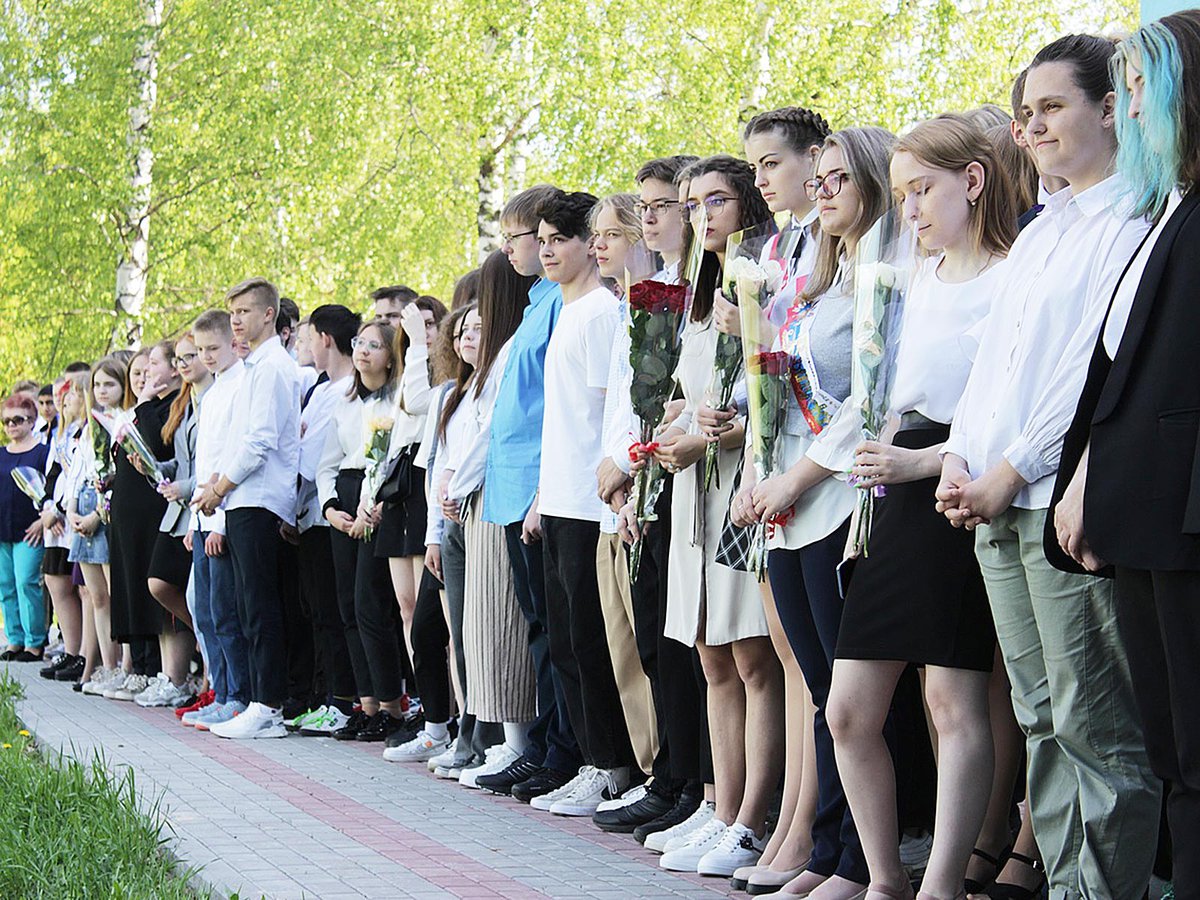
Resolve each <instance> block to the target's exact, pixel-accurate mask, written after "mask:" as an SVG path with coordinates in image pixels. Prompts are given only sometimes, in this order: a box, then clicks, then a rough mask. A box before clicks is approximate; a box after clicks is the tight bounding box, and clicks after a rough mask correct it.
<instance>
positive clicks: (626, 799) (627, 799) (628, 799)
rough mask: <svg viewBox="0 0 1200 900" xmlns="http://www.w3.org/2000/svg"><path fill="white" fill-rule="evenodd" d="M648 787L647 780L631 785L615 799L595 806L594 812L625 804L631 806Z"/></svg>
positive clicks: (644, 794) (643, 794) (617, 807)
mask: <svg viewBox="0 0 1200 900" xmlns="http://www.w3.org/2000/svg"><path fill="white" fill-rule="evenodd" d="M649 787H650V782H649V781H647V782H644V783H642V784H639V785H636V786H634V787H631V788H630V789H629V790H627V791H626V792H625V793H623V794H622V795H621V796H620V797H618V798H617V799H616V800H605V801H604V802H603V803H601V804H600V805H599V806H597V807H596V812H607V811H608V810H610V809H621V808H622V807H625V806H633V804H635V803H637V802H638V801H639V800H641V799H642V798H643V797H645V796H646V791H647V790H649Z"/></svg>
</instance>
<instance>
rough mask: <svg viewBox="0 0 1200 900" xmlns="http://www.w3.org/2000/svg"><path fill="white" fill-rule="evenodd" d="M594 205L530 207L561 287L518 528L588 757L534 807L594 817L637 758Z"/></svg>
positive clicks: (577, 197)
mask: <svg viewBox="0 0 1200 900" xmlns="http://www.w3.org/2000/svg"><path fill="white" fill-rule="evenodd" d="M595 204H596V198H595V197H593V196H592V195H591V194H587V193H583V192H576V193H569V194H563V195H561V196H558V197H553V198H551V199H549V200H547V201H545V202H544V203H543V204H542V206H541V207H539V209H538V212H537V215H538V217H539V218H540V219H541V222H540V224H539V225H538V229H537V241H538V247H539V256H540V259H541V263H542V267H543V269H544V270H545V272H546V277H547V278H548V279H550V280H551V281H553V282H554V283H555V284H557V285H559V287H560V288H561V289H562V299H563V308H562V313H561V315H560V316H559V319H558V323H557V325H556V326H555V329H554V334H553V335H552V336H551V337H550V342H549V344H548V345H547V347H546V387H545V419H544V422H543V425H542V448H541V469H540V472H539V476H538V490H537V496H536V499H535V502H534V504H533V506H532V507H531V508H530V511H529V513H528V514H527V515H526V517H525V528H524V532H525V534H526V535H528V536H529V537H533V536H534V535H537V534H540V535H541V537H542V540H543V542H544V549H543V561H544V563H545V578H546V598H547V611H548V624H549V638H550V655H551V659H552V660H553V662H554V665H555V668H556V669H557V670H558V672H559V674H560V676H561V678H562V685H563V694H564V699H565V700H566V706H567V714H568V716H569V718H570V722H571V726H572V728H573V729H574V731H575V736H576V739H577V740H578V741H579V749H580V751H581V754H582V756H583V763H584V765H583V766H582V767H581V768H580V769H579V774H578V775H576V776H575V777H574V778H573V779H571V781H569V782H567V783H566V784H565V785H563V786H562V787H561V788H559V789H557V790H555V791H552V792H550V793H548V794H543V795H541V796H540V797H534V798H533V799H532V800H531V801H530V804H531V805H532V806H533V807H534V808H535V809H544V810H549V811H550V812H552V813H555V814H558V815H568V816H583V815H586V816H590V815H592V813H594V812H595V811H596V807H597V806H598V805H599V804H600V802H601V801H603V800H606V799H611V798H612V797H614V796H616V795H617V794H618V793H619V792H620V791H622V790H624V789H625V787H626V786H627V785H628V782H629V769H630V765H631V764H632V763H633V761H634V760H633V749H632V748H631V747H630V744H629V734H628V731H627V730H626V728H625V722H624V716H623V714H622V712H621V703H620V697H619V695H618V693H617V689H616V682H615V680H614V678H613V669H612V659H611V656H610V654H609V649H608V643H607V641H606V639H605V633H604V617H603V615H602V613H601V611H600V593H599V586H598V584H597V581H596V545H597V542H598V541H599V538H600V517H601V515H602V513H603V509H604V506H603V504H602V503H601V502H600V498H599V497H598V496H597V491H598V486H597V483H596V467H597V465H599V463H600V459H601V456H602V454H603V450H602V425H603V418H604V392H605V387H606V386H607V384H608V360H609V351H610V349H611V347H612V340H613V332H614V331H615V330H616V327H617V298H616V297H614V296H613V294H612V293H611V292H610V291H609V290H608V289H607V288H605V287H603V286H602V285H601V284H600V276H599V273H598V272H597V270H596V258H595V250H594V248H593V247H592V245H591V233H590V231H589V229H588V216H589V214H590V213H591V210H592V207H593V206H595Z"/></svg>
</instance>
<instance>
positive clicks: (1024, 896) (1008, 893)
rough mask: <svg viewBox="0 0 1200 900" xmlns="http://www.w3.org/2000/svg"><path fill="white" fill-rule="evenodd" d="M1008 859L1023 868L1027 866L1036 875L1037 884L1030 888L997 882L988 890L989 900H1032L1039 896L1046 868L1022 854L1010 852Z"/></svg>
mask: <svg viewBox="0 0 1200 900" xmlns="http://www.w3.org/2000/svg"><path fill="white" fill-rule="evenodd" d="M1008 858H1009V859H1015V860H1016V861H1017V862H1019V863H1021V864H1022V865H1024V866H1028V867H1029V868H1030V869H1032V870H1033V871H1034V872H1036V873H1037V875H1038V883H1037V884H1036V885H1034V886H1033V887H1031V888H1027V887H1022V886H1021V885H1019V884H1008V883H1007V882H1003V881H997V882H996V883H995V884H993V885H992V886H991V887H990V888H989V889H988V896H989V897H990V898H991V900H1034V898H1035V897H1038V896H1040V895H1041V892H1042V888H1043V887H1044V886H1045V884H1046V867H1045V865H1043V863H1042V861H1041V860H1040V859H1033V858H1032V857H1029V856H1026V855H1025V854H1024V853H1018V852H1017V851H1016V850H1012V851H1010V852H1009V854H1008Z"/></svg>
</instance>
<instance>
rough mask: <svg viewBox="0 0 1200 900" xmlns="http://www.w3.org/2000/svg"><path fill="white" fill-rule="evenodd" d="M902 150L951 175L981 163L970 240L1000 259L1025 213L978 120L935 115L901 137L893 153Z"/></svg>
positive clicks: (970, 225)
mask: <svg viewBox="0 0 1200 900" xmlns="http://www.w3.org/2000/svg"><path fill="white" fill-rule="evenodd" d="M901 151H904V152H905V153H911V154H912V155H913V156H914V157H916V158H917V159H919V160H920V161H921V162H923V163H925V164H926V165H928V166H933V167H934V168H935V169H945V170H946V171H948V172H961V171H963V170H964V169H966V168H967V166H969V165H971V163H977V164H978V165H979V166H980V167H981V168H982V169H983V189H982V190H981V191H980V193H979V196H978V197H977V198H976V200H975V202H974V203H972V204H971V208H970V213H969V222H970V224H969V228H970V232H971V241H972V243H973V244H974V245H975V246H976V247H978V248H980V249H981V250H986V251H987V252H989V253H994V254H996V255H997V256H1005V255H1007V254H1008V248H1009V247H1011V246H1012V242H1013V241H1014V240H1016V237H1017V217H1018V216H1019V215H1020V214H1021V212H1022V210H1019V209H1018V208H1017V200H1016V192H1015V191H1014V190H1013V183H1012V179H1011V178H1009V175H1008V172H1007V170H1006V169H1005V167H1004V166H1003V165H1002V164H1001V162H1000V158H999V156H998V155H997V154H996V148H995V146H994V145H993V143H992V142H991V141H990V140H989V139H988V136H987V135H986V134H985V133H984V132H983V130H982V129H981V128H980V127H979V126H978V125H977V124H976V123H975V122H973V121H972V120H971V119H970V118H969V117H968V116H966V115H963V114H961V113H942V114H941V115H940V116H934V117H933V118H932V119H927V120H926V121H924V122H920V123H918V124H917V125H915V126H914V127H913V128H912V130H911V131H909V132H908V133H907V134H905V135H904V137H902V138H900V140H899V142H898V143H897V144H896V151H895V152H896V153H899V152H901Z"/></svg>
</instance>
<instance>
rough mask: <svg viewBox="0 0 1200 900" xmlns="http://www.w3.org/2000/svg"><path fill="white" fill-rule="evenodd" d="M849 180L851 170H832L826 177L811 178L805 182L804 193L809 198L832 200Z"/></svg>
mask: <svg viewBox="0 0 1200 900" xmlns="http://www.w3.org/2000/svg"><path fill="white" fill-rule="evenodd" d="M849 180H850V173H849V172H830V173H829V174H828V175H826V176H825V177H824V178H810V179H808V181H806V182H804V195H805V196H806V197H808V199H809V200H816V199H817V198H818V197H825V198H827V199H829V200H832V199H833V198H834V197H836V196H837V195H838V194H839V193H841V190H842V185H843V184H845V183H846V182H847V181H849Z"/></svg>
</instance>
